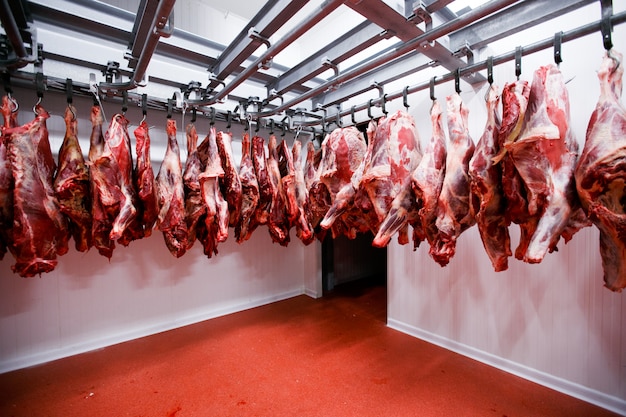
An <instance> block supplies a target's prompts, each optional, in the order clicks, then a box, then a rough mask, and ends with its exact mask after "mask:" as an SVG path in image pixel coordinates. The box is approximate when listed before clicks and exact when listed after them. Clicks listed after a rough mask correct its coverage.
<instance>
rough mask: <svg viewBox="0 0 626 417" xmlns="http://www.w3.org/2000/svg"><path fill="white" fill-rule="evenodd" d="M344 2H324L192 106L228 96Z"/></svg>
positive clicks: (210, 103)
mask: <svg viewBox="0 0 626 417" xmlns="http://www.w3.org/2000/svg"><path fill="white" fill-rule="evenodd" d="M342 3H343V1H342V0H328V1H326V2H325V3H324V4H322V5H321V6H320V7H319V8H317V10H316V11H315V12H313V13H312V14H310V15H309V16H307V18H305V19H304V20H303V21H302V22H300V24H298V25H297V26H296V27H295V28H294V29H292V30H291V31H290V32H289V33H287V34H286V35H285V36H284V37H283V38H281V39H280V40H279V41H278V42H276V43H275V44H273V45H271V46H270V47H269V48H267V50H266V51H265V53H263V54H262V55H261V56H260V57H258V58H257V59H256V60H255V61H254V62H253V63H251V64H250V65H248V67H246V68H245V69H244V70H243V71H242V72H240V73H239V74H237V75H236V76H235V78H234V79H232V80H231V81H229V83H228V84H225V85H224V87H223V88H222V89H220V90H219V91H218V92H216V93H215V94H213V95H212V96H211V97H209V98H208V99H206V100H195V101H193V102H189V103H188V104H189V105H190V106H203V105H212V104H215V103H217V102H219V101H220V100H222V99H224V98H226V96H227V95H228V93H230V92H231V91H233V90H234V89H235V88H236V87H238V86H239V85H241V84H242V83H243V82H244V81H245V80H246V79H247V78H248V77H250V75H252V74H254V73H255V72H257V71H259V70H260V69H261V68H263V67H265V66H267V65H268V63H269V62H270V61H271V60H272V59H273V58H274V56H275V55H277V54H278V53H279V52H281V51H282V50H284V49H285V48H286V47H287V46H289V45H291V44H292V43H293V42H294V41H296V40H297V39H298V38H300V37H301V36H302V35H303V34H305V33H306V32H308V31H309V30H310V29H311V28H312V27H313V26H315V25H316V24H317V23H319V22H320V21H321V20H322V19H323V18H324V17H326V16H327V15H328V14H330V13H331V12H332V11H333V10H335V9H336V8H337V7H339V6H341V4H342Z"/></svg>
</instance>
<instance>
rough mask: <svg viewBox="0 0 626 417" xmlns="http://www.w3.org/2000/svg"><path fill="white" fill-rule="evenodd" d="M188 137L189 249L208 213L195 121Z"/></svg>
mask: <svg viewBox="0 0 626 417" xmlns="http://www.w3.org/2000/svg"><path fill="white" fill-rule="evenodd" d="M185 133H186V137H187V160H186V161H185V171H184V172H183V186H184V190H185V222H186V223H187V250H189V249H190V248H191V247H192V246H193V244H194V242H195V241H196V231H197V228H198V224H199V222H200V219H201V218H202V216H203V215H204V214H205V213H206V206H205V205H204V200H203V199H202V190H201V187H200V178H199V177H200V173H201V172H202V171H203V167H202V161H201V160H200V155H199V153H198V132H197V130H196V126H195V124H193V123H189V124H188V125H187V128H186V129H185Z"/></svg>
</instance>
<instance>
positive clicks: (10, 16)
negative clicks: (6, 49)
mask: <svg viewBox="0 0 626 417" xmlns="http://www.w3.org/2000/svg"><path fill="white" fill-rule="evenodd" d="M13 6H14V7H13V9H12V7H11V5H10V4H9V1H8V0H0V21H2V27H3V28H4V31H5V33H6V36H7V38H8V41H9V43H10V44H11V49H12V51H13V54H14V55H15V56H14V57H7V59H6V60H2V61H0V66H1V67H2V68H8V69H17V68H22V67H24V66H26V65H28V64H32V63H34V62H36V61H37V60H38V59H39V57H38V54H37V42H36V41H34V36H33V35H32V33H30V32H29V31H28V28H27V22H26V16H25V13H24V10H23V9H22V8H21V7H20V6H21V5H20V4H19V3H16V4H14V5H13ZM15 9H19V10H17V11H16V10H15ZM16 16H19V17H20V21H21V25H20V24H18V21H17V19H16ZM20 26H22V27H20ZM22 32H28V35H29V39H25V38H24V37H23V36H22ZM27 42H29V43H30V44H31V50H32V51H33V52H32V53H31V54H29V53H28V51H27V49H26V43H27Z"/></svg>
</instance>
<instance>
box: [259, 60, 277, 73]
mask: <svg viewBox="0 0 626 417" xmlns="http://www.w3.org/2000/svg"><path fill="white" fill-rule="evenodd" d="M273 63H274V59H272V58H268V59H266V60H265V61H263V62H260V63H259V65H258V68H259V69H262V70H268V69H270V68H272V64H273Z"/></svg>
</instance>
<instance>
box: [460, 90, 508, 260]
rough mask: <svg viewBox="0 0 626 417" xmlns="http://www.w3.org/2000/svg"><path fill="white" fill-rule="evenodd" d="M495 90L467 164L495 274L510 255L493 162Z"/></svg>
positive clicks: (495, 151) (498, 173) (478, 221)
mask: <svg viewBox="0 0 626 417" xmlns="http://www.w3.org/2000/svg"><path fill="white" fill-rule="evenodd" d="M499 104H500V96H499V94H498V88H497V87H495V86H490V87H489V91H488V93H487V125H486V126H485V131H484V133H483V135H482V136H481V138H480V140H479V141H478V145H477V146H476V149H475V150H474V156H473V157H472V159H471V161H470V164H469V175H470V190H471V196H470V202H471V206H470V208H471V210H472V213H473V216H474V218H475V219H476V224H477V225H478V231H479V232H480V237H481V239H482V241H483V246H484V247H485V251H486V252H487V255H488V256H489V259H490V260H491V264H492V266H493V269H494V270H495V271H496V272H500V271H504V270H506V269H507V268H508V267H509V266H508V258H509V256H511V255H512V253H511V238H510V236H509V228H508V226H509V223H508V222H507V220H506V200H505V198H504V194H503V191H502V170H501V167H500V165H499V164H496V163H495V162H494V161H493V158H494V157H495V156H496V155H497V154H498V152H499V149H498V132H499V131H500V117H499V115H498V105H499Z"/></svg>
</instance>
